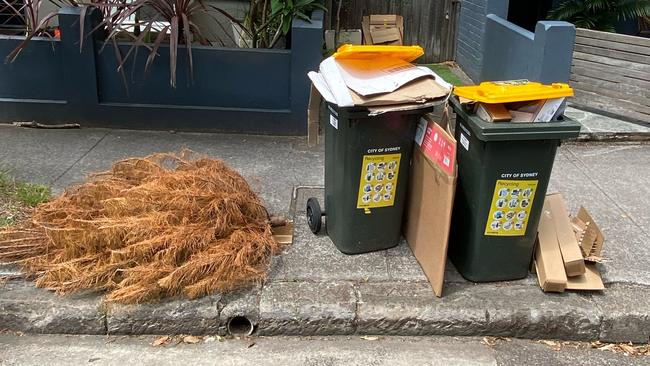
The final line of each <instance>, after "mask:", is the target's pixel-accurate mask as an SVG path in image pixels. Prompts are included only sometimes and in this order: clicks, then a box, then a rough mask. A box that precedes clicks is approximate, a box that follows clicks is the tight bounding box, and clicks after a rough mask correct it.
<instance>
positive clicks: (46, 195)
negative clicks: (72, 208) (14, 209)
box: [16, 183, 52, 207]
mask: <svg viewBox="0 0 650 366" xmlns="http://www.w3.org/2000/svg"><path fill="white" fill-rule="evenodd" d="M51 195H52V191H51V190H50V187H48V186H45V185H42V184H33V183H18V184H16V198H17V199H18V201H20V202H22V203H24V204H25V205H27V206H30V207H35V206H37V205H38V204H40V203H43V202H47V201H48V200H49V199H50V197H51Z"/></svg>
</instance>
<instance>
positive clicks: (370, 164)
mask: <svg viewBox="0 0 650 366" xmlns="http://www.w3.org/2000/svg"><path fill="white" fill-rule="evenodd" d="M401 158H402V154H388V155H364V156H363V164H362V165H361V181H360V183H359V194H358V199H357V208H360V209H370V208H379V207H390V206H393V205H394V204H395V192H397V190H396V188H397V176H398V173H399V164H400V160H401Z"/></svg>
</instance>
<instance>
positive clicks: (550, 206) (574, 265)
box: [544, 193, 585, 277]
mask: <svg viewBox="0 0 650 366" xmlns="http://www.w3.org/2000/svg"><path fill="white" fill-rule="evenodd" d="M544 210H548V211H550V214H551V218H552V219H553V225H554V226H555V231H556V234H557V241H558V242H559V243H560V251H561V252H562V260H563V261H564V269H565V270H566V275H567V276H568V277H571V276H579V275H581V274H584V273H585V260H584V257H583V256H582V251H581V250H580V245H579V244H578V241H577V240H576V236H575V233H574V232H573V227H572V225H571V219H570V218H569V213H568V212H567V208H566V204H565V203H564V200H563V199H562V195H561V194H559V193H555V194H549V195H547V196H546V200H545V201H544Z"/></svg>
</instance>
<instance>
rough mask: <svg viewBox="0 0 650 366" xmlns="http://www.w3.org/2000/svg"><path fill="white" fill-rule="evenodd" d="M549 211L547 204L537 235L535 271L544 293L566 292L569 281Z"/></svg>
mask: <svg viewBox="0 0 650 366" xmlns="http://www.w3.org/2000/svg"><path fill="white" fill-rule="evenodd" d="M547 209H548V207H547V205H546V203H545V204H544V210H543V212H542V215H541V218H540V220H539V228H538V233H537V247H536V248H535V270H536V272H537V279H538V280H539V286H540V287H541V288H542V290H544V292H564V290H565V289H566V286H567V281H568V280H567V276H566V272H565V271H564V261H563V260H562V254H561V253H560V246H559V244H558V241H557V235H556V233H555V226H554V224H553V219H552V218H551V217H550V214H549V212H548V211H547Z"/></svg>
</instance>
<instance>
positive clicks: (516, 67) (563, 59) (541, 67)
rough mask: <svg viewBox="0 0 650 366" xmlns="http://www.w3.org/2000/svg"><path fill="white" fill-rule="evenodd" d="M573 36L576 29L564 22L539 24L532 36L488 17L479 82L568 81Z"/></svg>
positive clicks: (501, 20)
mask: <svg viewBox="0 0 650 366" xmlns="http://www.w3.org/2000/svg"><path fill="white" fill-rule="evenodd" d="M575 34H576V30H575V27H574V26H573V24H570V23H567V22H557V21H541V22H538V23H537V26H536V28H535V33H532V32H529V31H528V30H526V29H523V28H521V27H519V26H517V25H514V24H512V23H510V22H508V21H507V20H505V19H503V18H501V17H498V16H496V15H494V14H489V15H488V16H487V23H486V27H485V36H484V52H483V65H482V69H481V72H480V77H479V78H478V80H480V81H484V80H512V79H529V80H534V81H540V82H542V83H553V82H568V81H569V78H570V74H571V61H572V58H573V44H574V41H575ZM474 80H476V79H474Z"/></svg>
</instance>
